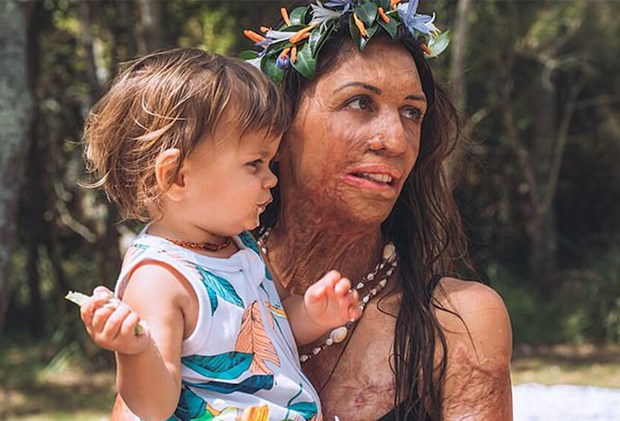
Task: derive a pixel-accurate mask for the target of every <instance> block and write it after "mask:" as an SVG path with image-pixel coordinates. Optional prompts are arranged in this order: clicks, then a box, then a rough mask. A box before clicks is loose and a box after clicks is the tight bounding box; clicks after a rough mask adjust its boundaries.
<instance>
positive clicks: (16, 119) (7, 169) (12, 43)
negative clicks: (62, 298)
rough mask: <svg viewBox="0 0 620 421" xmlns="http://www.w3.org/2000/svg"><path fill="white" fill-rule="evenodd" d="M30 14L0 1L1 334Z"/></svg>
mask: <svg viewBox="0 0 620 421" xmlns="http://www.w3.org/2000/svg"><path fill="white" fill-rule="evenodd" d="M29 16H30V5H29V4H27V3H25V2H20V1H17V0H7V1H4V2H2V3H0V46H1V50H0V58H1V60H0V332H1V331H2V327H3V325H4V316H5V312H6V310H7V305H8V300H7V298H8V297H10V296H11V291H12V285H11V284H12V279H11V276H10V272H11V271H10V269H11V257H12V255H13V252H14V248H15V247H16V245H17V241H16V231H17V230H16V226H17V224H16V222H17V204H18V202H19V194H20V191H21V188H20V187H21V185H20V182H21V179H22V174H23V171H24V167H25V165H24V163H25V159H26V154H27V151H28V145H29V143H30V139H29V129H30V120H31V119H32V96H31V93H30V86H29V80H28V74H29V73H28V54H27V51H28V36H27V32H28V27H29Z"/></svg>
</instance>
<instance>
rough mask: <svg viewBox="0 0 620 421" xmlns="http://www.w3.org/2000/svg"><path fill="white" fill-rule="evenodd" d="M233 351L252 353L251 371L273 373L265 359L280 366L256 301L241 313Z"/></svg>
mask: <svg viewBox="0 0 620 421" xmlns="http://www.w3.org/2000/svg"><path fill="white" fill-rule="evenodd" d="M235 351H237V352H244V353H245V352H247V353H252V354H254V359H253V360H252V364H250V371H251V372H252V373H257V374H273V371H271V370H270V369H269V367H267V365H266V364H265V362H266V361H271V362H272V363H274V364H275V365H277V366H278V367H279V366H280V359H279V358H278V354H277V353H276V349H275V348H274V346H273V344H272V343H271V340H269V337H268V336H267V332H265V326H263V322H262V320H261V315H260V306H259V305H258V301H254V302H253V303H252V304H251V305H250V306H249V307H248V308H246V309H245V312H244V313H243V318H242V319H241V328H240V330H239V336H237V342H236V343H235Z"/></svg>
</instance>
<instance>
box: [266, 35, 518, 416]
mask: <svg viewBox="0 0 620 421" xmlns="http://www.w3.org/2000/svg"><path fill="white" fill-rule="evenodd" d="M345 54H348V55H347V56H346V58H345V59H344V60H343V61H342V63H341V64H340V65H339V66H337V67H336V68H335V69H334V70H333V71H331V72H329V73H327V74H324V75H322V76H320V77H319V79H318V80H317V81H316V83H314V84H313V85H311V86H310V87H309V88H308V89H307V90H306V92H305V97H304V98H303V99H302V101H301V104H300V107H299V111H298V113H297V115H296V117H295V120H294V122H293V126H292V127H291V129H290V130H289V131H288V134H287V135H286V138H285V140H284V142H283V146H282V148H281V151H280V153H279V155H280V159H279V160H280V169H281V173H280V186H281V191H282V204H283V207H282V210H281V212H280V215H279V218H278V222H277V223H276V225H275V227H274V228H273V232H272V234H271V236H270V238H269V241H268V249H269V259H270V261H271V263H272V265H273V266H274V267H275V271H276V272H277V273H278V274H279V275H280V278H281V279H282V282H283V283H284V284H285V286H286V288H287V289H288V290H289V291H294V292H298V293H300V292H302V291H303V290H304V289H305V287H307V286H308V285H309V284H310V282H311V280H312V279H313V278H314V277H316V276H317V275H318V274H319V273H321V272H322V271H324V270H326V268H329V267H336V268H339V270H340V271H341V272H342V273H343V275H345V276H347V277H349V278H350V279H351V280H352V282H353V284H356V283H357V281H356V280H358V279H361V278H362V277H363V276H364V275H365V274H366V273H368V272H370V271H371V270H372V268H373V267H374V265H375V264H376V262H377V261H379V259H380V255H381V254H380V251H381V248H382V247H383V244H384V243H385V240H384V239H383V238H382V236H381V233H380V223H381V222H382V221H384V220H385V219H387V217H388V215H389V213H390V211H391V209H392V207H393V205H394V203H395V201H396V198H397V195H398V193H400V189H401V188H402V184H403V183H404V179H405V177H406V175H407V174H408V173H409V171H411V168H412V167H413V165H415V162H416V160H417V156H418V151H419V141H420V125H419V123H418V122H415V121H413V122H412V121H411V119H409V118H408V117H410V116H411V115H415V112H413V111H412V110H410V109H409V107H413V108H419V109H420V110H419V111H420V112H424V110H425V108H426V103H425V101H424V100H423V101H418V100H412V99H407V98H416V97H418V96H423V92H422V88H421V84H420V81H419V76H418V74H417V70H416V68H415V65H414V63H413V60H412V58H411V57H410V56H409V54H408V52H407V51H406V50H405V49H404V48H403V47H401V46H398V45H397V44H394V43H391V42H389V41H376V42H374V43H371V44H370V45H369V46H368V47H367V49H365V50H364V53H363V54H359V53H358V52H356V51H355V50H349V52H348V53H345ZM351 83H356V84H357V83H359V84H361V85H362V86H359V85H356V86H353V87H346V88H343V86H345V85H350V84H351ZM368 87H370V88H368ZM360 96H362V98H366V99H364V101H366V102H360V100H359V99H355V98H356V97H357V98H359V97H360ZM352 100H353V101H354V102H351V101H352ZM368 104H370V105H368ZM361 105H364V106H366V105H368V106H367V107H366V108H365V109H361V108H363V107H361ZM369 163H372V164H376V165H385V166H387V168H389V171H394V172H395V174H397V175H401V178H399V179H398V181H395V182H394V185H393V186H392V187H393V189H392V190H390V189H387V190H376V189H375V190H373V189H370V188H364V186H362V187H360V186H355V185H351V184H347V183H346V181H344V180H345V178H346V177H347V176H348V175H349V174H350V172H351V171H355V170H356V169H357V168H359V167H360V166H364V165H367V164H369ZM389 171H388V172H389ZM308 198H311V200H308ZM399 282H400V279H399V278H398V277H393V278H392V279H391V280H390V283H389V284H388V288H387V289H386V290H385V291H384V292H383V293H382V294H381V296H380V297H378V298H375V299H373V300H372V301H371V302H370V304H369V306H368V307H367V308H366V310H365V311H364V314H363V316H362V318H361V319H360V322H359V323H358V326H357V328H356V330H355V332H354V334H353V335H352V338H351V339H350V342H349V343H348V344H347V345H346V347H344V346H343V344H339V345H335V346H332V347H329V348H328V349H326V350H325V351H323V352H321V353H320V354H319V355H318V356H317V357H316V358H314V359H312V360H310V361H309V362H307V363H305V364H304V365H303V367H304V371H305V372H306V373H307V375H308V376H309V377H310V379H311V381H312V382H313V384H314V385H315V387H316V388H317V390H320V396H321V402H322V405H323V411H324V415H325V419H328V420H332V419H334V416H335V415H337V416H338V417H339V418H340V419H341V420H343V421H344V420H356V421H365V420H369V421H370V420H376V419H378V418H379V417H381V416H382V415H383V414H385V413H387V412H389V411H390V410H391V409H392V408H393V406H394V395H393V393H394V379H393V372H392V369H391V366H390V356H391V354H392V346H393V345H392V344H393V341H394V326H395V316H396V314H397V313H398V308H399V306H400V305H407V304H406V303H401V295H400V293H399V290H398V284H399ZM390 292H392V293H391V294H390ZM382 297H385V298H382ZM434 298H435V299H436V300H437V301H438V303H439V304H440V305H441V306H443V307H445V308H447V309H450V310H452V311H453V312H455V313H457V314H458V315H460V316H461V318H462V320H461V319H459V318H458V317H456V316H454V315H452V314H450V313H448V312H445V311H441V310H436V314H437V317H438V319H439V322H440V324H441V326H442V328H443V331H444V333H445V334H446V339H447V341H448V359H447V363H448V365H447V373H446V381H445V383H444V397H443V404H442V407H443V412H444V415H443V417H444V419H445V420H476V421H487V420H488V421H498V420H502V421H503V420H506V421H509V420H511V419H512V407H511V395H510V394H511V389H510V374H509V362H510V357H511V349H512V337H511V329H510V321H509V318H508V315H507V312H506V308H505V306H504V304H503V301H502V300H501V298H500V297H499V296H498V295H497V294H496V293H495V292H494V291H493V290H492V289H490V288H488V287H486V286H484V285H481V284H479V283H474V282H466V281H462V280H458V279H453V278H445V279H443V280H442V281H441V282H440V284H439V287H438V288H436V290H435V296H434ZM378 303H379V307H377V304H378ZM465 326H466V327H467V328H465ZM468 331H469V334H468ZM470 335H471V336H470ZM309 349H311V347H309V348H304V349H303V350H305V351H306V352H307V351H308V350H309ZM341 354H342V355H341ZM439 358H440V355H437V356H436V360H437V361H439ZM352 414H354V415H352Z"/></svg>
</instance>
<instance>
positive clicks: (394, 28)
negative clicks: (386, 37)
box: [379, 18, 398, 39]
mask: <svg viewBox="0 0 620 421" xmlns="http://www.w3.org/2000/svg"><path fill="white" fill-rule="evenodd" d="M379 25H381V27H382V28H383V29H384V30H385V32H387V33H388V34H390V36H391V37H392V39H396V34H397V33H398V24H397V23H396V19H394V18H390V21H389V22H388V23H385V22H384V21H383V19H379Z"/></svg>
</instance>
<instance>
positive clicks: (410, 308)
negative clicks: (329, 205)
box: [262, 17, 466, 420]
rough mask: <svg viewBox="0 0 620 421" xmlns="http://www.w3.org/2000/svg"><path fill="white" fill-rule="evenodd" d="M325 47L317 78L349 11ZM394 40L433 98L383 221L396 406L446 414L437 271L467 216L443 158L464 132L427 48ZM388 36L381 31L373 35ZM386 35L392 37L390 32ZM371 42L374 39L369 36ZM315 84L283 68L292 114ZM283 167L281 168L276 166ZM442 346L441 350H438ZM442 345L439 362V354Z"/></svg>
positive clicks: (330, 60)
mask: <svg viewBox="0 0 620 421" xmlns="http://www.w3.org/2000/svg"><path fill="white" fill-rule="evenodd" d="M336 25H337V26H336V28H337V29H336V30H335V31H334V33H333V34H332V35H331V36H330V38H329V39H328V41H327V42H326V44H325V45H324V46H323V48H322V49H321V52H320V55H319V65H318V69H317V78H320V75H321V74H324V73H326V72H328V71H330V69H333V68H335V67H336V66H337V65H338V64H339V63H340V60H342V59H343V58H344V57H346V54H340V53H342V51H343V49H345V48H346V47H347V46H348V47H351V48H355V47H353V44H351V43H350V42H349V41H348V40H349V39H350V35H349V33H350V32H349V28H348V19H347V18H346V17H343V18H342V19H340V20H339V21H338V22H337V24H336ZM399 29H400V30H401V31H400V32H399V36H398V38H397V40H396V41H395V42H400V43H401V44H402V45H404V46H405V48H406V49H407V50H408V51H409V53H410V54H411V57H412V58H413V60H414V62H415V65H416V68H417V70H418V73H419V76H420V80H421V83H422V89H423V91H424V93H425V95H426V98H427V113H426V115H425V117H424V120H423V122H422V132H421V142H420V151H419V156H418V159H417V161H416V164H415V166H414V168H413V170H412V172H411V174H410V175H409V177H408V179H407V181H406V182H405V185H404V186H403V190H402V192H401V194H400V196H399V198H398V200H397V201H396V204H395V206H394V209H393V210H392V212H391V214H390V216H389V217H388V219H387V220H386V221H384V223H383V224H382V232H383V235H384V236H385V237H386V238H388V239H390V240H391V241H393V242H394V244H395V245H396V248H397V250H398V252H399V256H400V258H399V270H400V276H401V285H400V291H402V294H403V295H402V301H401V302H402V305H401V306H400V310H399V313H398V316H397V319H396V329H395V334H394V367H393V370H394V374H395V378H396V384H395V386H396V392H395V396H394V405H395V407H396V418H397V419H398V420H408V419H414V420H427V419H432V420H440V419H441V400H442V383H443V380H444V378H445V371H446V355H447V345H446V338H445V335H444V333H443V331H442V330H441V328H440V326H439V322H438V320H437V317H436V315H435V311H434V310H435V309H440V310H443V311H449V310H447V309H445V308H443V307H441V306H440V305H439V303H438V302H437V301H436V300H434V299H433V289H434V286H435V284H436V277H437V276H438V275H440V274H444V275H445V274H450V273H454V271H455V267H454V266H455V265H454V262H455V261H459V260H461V259H462V258H464V256H465V254H466V252H465V250H466V247H465V239H464V236H463V232H462V229H461V220H460V217H459V214H458V211H457V208H456V204H455V202H454V199H453V197H452V194H451V190H450V188H449V186H448V182H447V179H446V173H445V170H444V166H443V164H444V161H445V160H446V158H447V157H448V155H449V154H450V152H451V151H452V150H453V149H454V146H455V143H456V140H457V139H458V137H459V134H460V131H461V130H460V128H461V125H460V120H459V115H458V112H457V111H456V109H455V107H454V105H453V104H452V102H451V101H450V99H449V96H448V95H447V93H446V91H445V90H444V89H443V88H442V87H441V86H439V85H437V84H436V83H435V81H434V79H433V75H432V73H431V69H430V67H429V65H428V62H427V61H426V58H425V57H424V53H423V51H422V49H421V42H422V41H421V40H415V39H413V38H412V37H411V36H410V35H409V33H408V32H407V31H406V30H405V29H404V28H402V27H400V28H399ZM380 37H383V36H382V35H380V34H376V35H375V37H374V38H380ZM383 38H389V37H388V36H387V34H385V36H384V37H383ZM370 42H372V41H370ZM309 83H311V81H308V80H307V79H305V78H303V77H302V76H300V75H299V74H298V73H297V72H296V71H292V70H289V71H287V73H286V74H285V78H284V81H283V82H282V88H283V90H284V91H285V93H286V94H287V95H288V98H289V100H290V102H291V108H292V110H293V115H295V113H296V111H297V107H298V106H299V102H300V100H301V95H302V93H303V91H304V89H306V87H307V86H308V85H309ZM275 171H277V168H275ZM273 194H274V203H273V204H272V206H271V207H270V208H269V209H268V211H267V212H265V214H264V215H263V221H262V222H263V225H262V226H263V227H264V228H266V227H270V226H273V224H275V222H276V218H277V215H278V208H279V204H280V194H279V190H277V189H276V190H275V191H274V192H273ZM438 347H440V349H437V348H438ZM437 352H439V353H440V354H439V355H441V360H440V364H439V366H438V367H435V364H434V357H435V354H436V353H437Z"/></svg>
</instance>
